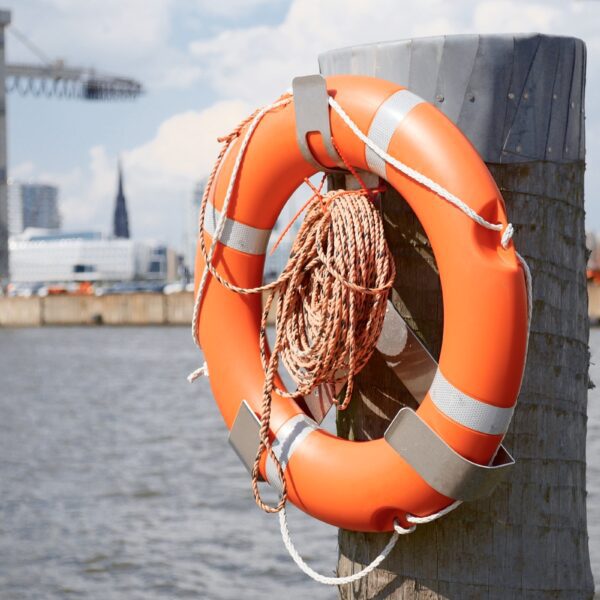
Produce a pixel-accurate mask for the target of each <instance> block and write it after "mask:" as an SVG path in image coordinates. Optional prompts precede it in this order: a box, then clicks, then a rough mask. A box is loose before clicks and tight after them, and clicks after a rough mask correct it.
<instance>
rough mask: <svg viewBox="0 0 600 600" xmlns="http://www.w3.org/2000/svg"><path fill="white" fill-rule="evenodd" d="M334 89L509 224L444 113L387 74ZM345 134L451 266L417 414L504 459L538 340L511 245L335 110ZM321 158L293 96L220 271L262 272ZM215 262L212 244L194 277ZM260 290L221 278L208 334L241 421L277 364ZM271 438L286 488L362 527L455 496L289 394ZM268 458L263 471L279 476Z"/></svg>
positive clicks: (257, 165)
mask: <svg viewBox="0 0 600 600" xmlns="http://www.w3.org/2000/svg"><path fill="white" fill-rule="evenodd" d="M327 88H328V91H329V94H331V95H332V96H333V97H335V100H336V101H337V102H338V103H339V104H340V105H341V106H342V107H343V108H344V110H345V112H346V113H347V114H348V115H349V116H350V118H351V119H352V121H354V123H356V125H357V126H358V128H359V129H360V130H361V131H362V132H364V133H365V134H368V136H369V137H370V138H374V139H375V140H376V141H377V142H378V144H379V146H383V147H384V149H385V150H386V151H387V153H389V154H390V155H392V156H393V157H396V158H398V159H399V160H400V161H402V162H403V163H406V164H408V165H409V166H410V167H412V168H413V169H415V170H416V171H418V172H420V173H422V174H423V175H425V176H426V177H428V178H429V179H431V180H433V181H435V182H437V183H438V184H439V185H440V186H442V187H443V188H445V189H447V190H451V191H452V193H453V194H455V195H457V196H459V197H461V198H463V199H467V200H468V203H469V206H470V207H471V208H472V209H473V210H474V211H475V212H476V213H478V214H479V215H480V216H481V217H483V218H485V219H486V220H487V221H492V222H500V223H503V224H504V225H506V224H507V219H506V214H505V208H504V203H503V200H502V197H501V194H500V192H499V190H498V188H497V186H496V184H495V183H494V180H493V179H492V177H491V175H490V173H489V171H488V169H487V167H486V166H485V164H484V163H483V161H482V160H481V158H480V157H479V156H478V154H477V152H476V151H475V149H474V148H473V147H472V145H471V144H470V143H469V141H468V140H467V139H466V138H465V137H464V135H463V134H462V133H461V132H460V131H459V130H458V129H457V128H456V126H454V125H453V124H452V123H451V122H450V121H449V120H448V119H447V118H446V117H445V116H444V115H443V114H442V113H441V112H439V111H438V110H437V109H436V108H435V107H433V106H432V105H431V104H429V103H427V102H425V101H423V100H422V99H420V98H418V97H417V96H415V95H414V94H412V93H411V92H410V91H408V90H406V89H404V88H401V87H399V86H397V85H395V84H392V83H390V82H387V81H383V80H379V79H373V78H367V77H357V76H338V77H330V78H327ZM330 122H331V131H332V135H333V138H334V140H335V141H336V144H337V146H339V147H340V148H341V149H342V151H343V155H344V157H345V158H346V159H347V160H348V161H349V162H350V164H352V165H353V166H354V167H356V168H357V169H362V170H366V171H372V172H374V173H376V174H378V175H379V176H381V177H383V178H384V179H386V180H387V181H388V182H389V183H390V184H391V185H392V186H393V187H394V188H395V189H396V190H397V191H398V192H399V193H400V194H401V195H402V196H403V197H404V198H405V199H406V201H407V202H408V203H409V204H410V206H411V208H412V209H413V211H414V212H415V213H416V215H417V217H418V218H419V219H420V221H421V223H422V225H423V227H424V229H425V231H426V233H427V235H428V237H429V240H430V242H431V246H432V249H433V252H434V254H435V258H436V261H437V264H438V267H439V272H440V279H441V286H442V296H443V307H444V332H443V333H444V335H443V342H442V349H441V354H440V360H439V370H438V372H437V375H436V377H435V379H434V382H433V385H432V388H431V389H430V391H429V393H428V394H427V396H426V397H425V399H424V401H423V402H422V404H421V405H420V407H419V408H418V410H417V415H418V416H419V418H420V419H421V420H422V421H423V422H424V423H425V424H426V425H427V426H428V427H429V428H430V429H431V430H433V431H434V432H436V433H437V435H439V437H440V438H441V439H442V440H443V441H444V442H445V443H446V444H447V445H448V446H450V447H451V448H452V449H453V450H454V451H456V453H458V454H459V455H461V456H462V457H464V458H466V459H468V460H469V461H472V462H474V463H477V464H481V465H487V464H488V463H489V462H490V460H491V459H492V458H493V457H494V455H495V453H496V452H497V450H498V447H499V445H500V443H501V441H502V438H503V436H504V434H505V432H506V429H507V427H508V425H509V422H510V418H511V415H512V410H513V408H514V405H515V402H516V399H517V395H518V392H519V389H520V385H521V379H522V375H523V369H524V363H525V353H526V344H527V310H528V309H527V294H526V286H525V281H524V277H523V272H522V269H521V266H520V263H519V260H518V258H517V255H516V253H515V250H514V248H513V247H512V245H510V244H509V245H508V247H507V248H504V247H502V245H501V244H500V238H499V235H498V233H497V232H495V231H490V230H487V229H483V228H481V227H480V226H479V225H477V224H476V223H475V222H474V221H473V220H471V219H469V218H465V215H464V214H463V213H462V212H460V211H458V210H456V208H455V207H453V206H452V205H450V204H449V203H446V202H443V201H440V200H439V198H437V197H436V195H435V194H434V192H432V191H431V190H430V189H428V188H426V187H424V186H422V185H421V184H419V183H417V182H416V181H415V180H414V179H412V178H411V177H408V176H406V175H405V174H403V173H402V172H400V171H398V170H396V169H395V168H394V167H392V166H390V165H389V164H386V163H385V162H384V161H382V160H381V159H380V158H379V157H378V156H377V155H376V154H374V153H373V152H372V151H371V150H369V149H368V148H366V146H365V144H364V143H363V142H362V141H361V140H360V139H358V138H357V136H356V135H355V134H354V133H353V132H352V131H351V130H350V129H349V127H348V126H347V124H346V123H344V121H343V120H342V119H341V118H340V116H339V115H338V114H337V113H335V112H333V111H332V112H331V114H330ZM241 143H242V142H241V140H240V139H238V140H237V141H235V142H234V143H233V144H232V146H231V147H230V150H229V152H228V153H227V155H226V156H225V158H224V160H223V162H222V164H221V168H220V170H219V172H218V173H217V176H216V179H215V181H214V185H213V186H212V190H211V195H210V202H211V204H212V206H213V207H214V210H212V216H210V217H209V219H208V221H209V223H208V226H207V227H206V231H205V234H204V235H205V236H206V240H207V241H210V236H211V232H213V231H214V227H213V228H212V229H211V225H210V222H211V219H213V220H214V219H215V218H216V217H215V215H218V214H219V213H218V211H220V210H221V209H222V206H223V199H224V197H225V194H226V190H227V187H228V186H229V182H230V176H231V173H232V170H233V168H234V163H235V161H236V158H237V157H238V153H239V151H240V145H241ZM309 146H310V149H311V152H312V153H313V155H314V156H315V158H316V159H317V160H318V162H320V163H321V164H325V165H331V166H333V165H332V162H331V159H330V158H329V156H328V154H327V152H326V150H325V147H324V145H323V143H322V140H321V139H320V138H319V137H318V136H313V137H312V138H309ZM314 172H315V168H314V167H313V166H312V165H311V164H309V162H307V161H306V160H305V159H304V158H303V156H302V154H301V152H300V149H299V147H298V145H297V142H296V130H295V117H294V107H293V103H288V104H287V105H285V106H282V107H281V108H278V109H277V110H274V111H271V112H269V113H268V114H265V116H264V117H263V118H262V121H261V123H260V125H259V126H258V127H256V130H255V131H254V132H253V134H252V138H251V140H250V143H249V145H248V146H247V148H246V149H245V153H244V157H243V163H242V165H241V168H240V170H239V173H238V176H237V180H236V182H235V189H234V193H233V196H232V200H231V203H230V205H229V209H228V211H227V215H226V216H227V228H226V235H225V236H223V237H221V239H220V240H219V242H218V245H217V248H216V252H215V254H214V258H213V261H212V264H213V266H214V267H215V268H216V269H217V271H218V272H219V273H221V274H222V275H223V276H224V277H226V278H227V279H228V280H229V281H231V282H232V283H234V284H235V285H238V286H243V287H256V286H259V285H260V284H261V282H262V273H263V266H264V258H265V257H264V252H265V250H266V244H267V242H268V238H269V233H270V231H271V229H272V228H273V226H274V224H275V221H276V219H277V216H278V215H279V213H280V211H281V209H282V207H283V206H284V204H285V203H286V202H287V200H288V198H289V197H290V195H291V194H292V193H293V191H294V190H295V189H296V188H297V187H298V185H299V184H300V183H301V182H302V181H303V180H304V178H306V177H308V176H310V175H312V174H313V173H314ZM204 268H205V264H204V260H203V258H202V255H201V254H200V253H199V254H198V257H197V260H196V282H199V281H200V279H201V275H202V273H203V271H204ZM260 314H261V298H260V296H259V295H254V296H252V295H250V296H245V295H240V294H237V293H235V292H234V291H231V290H229V289H227V288H226V287H223V286H221V285H220V284H219V283H218V282H217V281H216V280H215V279H214V278H209V280H208V282H207V285H206V288H205V289H204V291H203V297H202V307H201V313H200V316H199V322H198V327H199V330H198V334H199V338H200V341H201V343H202V347H203V350H204V354H205V358H206V361H207V363H208V367H209V371H210V382H211V387H212V390H213V393H214V396H215V398H216V401H217V403H218V406H219V408H220V410H221V413H222V415H223V418H224V420H225V423H226V425H227V427H228V428H230V429H231V427H232V425H233V423H234V420H235V418H236V415H237V414H238V411H239V409H240V404H241V403H242V401H244V400H245V401H246V402H247V403H248V404H249V406H250V408H251V409H252V410H253V411H254V412H255V413H257V414H258V413H259V412H260V406H261V402H262V387H263V382H264V372H263V368H262V365H261V360H260V356H259V325H260ZM270 425H271V434H272V437H273V440H274V443H277V442H279V445H280V446H281V445H283V444H284V443H285V444H287V449H286V455H285V460H284V464H283V466H284V467H285V477H286V483H287V492H288V498H289V499H290V500H291V501H292V502H293V503H294V504H295V505H296V506H298V507H299V508H301V509H302V510H304V511H305V512H307V513H309V514H310V515H312V516H314V517H316V518H318V519H320V520H322V521H325V522H327V523H330V524H332V525H335V526H338V527H343V528H346V529H353V530H358V531H390V530H392V528H393V522H394V519H397V518H399V519H400V520H402V519H404V517H405V516H406V515H407V514H410V515H416V516H426V515H429V514H431V513H435V512H436V511H439V510H440V509H443V508H444V507H446V506H448V505H449V504H451V503H452V502H453V501H454V498H450V497H447V496H445V495H443V494H441V493H440V492H439V491H436V489H434V488H433V487H432V486H431V485H429V484H428V483H427V482H426V481H425V480H424V479H423V477H422V476H421V475H420V474H419V473H418V472H417V471H416V470H415V468H414V467H413V466H411V465H410V464H408V462H407V461H406V460H404V459H403V458H402V456H400V455H399V454H398V453H397V452H396V451H395V450H394V449H393V448H392V447H391V446H390V444H388V443H387V442H386V440H384V439H378V440H373V441H367V442H352V441H348V440H344V439H340V438H337V437H336V436H334V435H331V434H330V433H328V432H326V431H324V430H322V429H320V428H319V427H318V426H317V425H316V423H314V422H312V421H311V420H310V419H309V418H308V417H307V416H306V415H305V414H304V413H303V411H302V410H301V408H300V407H299V406H298V404H297V403H296V402H294V401H293V400H291V399H289V398H283V397H281V396H278V395H277V394H274V395H273V401H272V413H271V421H270ZM268 462H269V461H268V460H267V459H266V457H263V462H262V466H261V473H262V475H263V477H265V479H267V480H269V481H271V482H272V483H273V475H272V473H270V472H269V464H268Z"/></svg>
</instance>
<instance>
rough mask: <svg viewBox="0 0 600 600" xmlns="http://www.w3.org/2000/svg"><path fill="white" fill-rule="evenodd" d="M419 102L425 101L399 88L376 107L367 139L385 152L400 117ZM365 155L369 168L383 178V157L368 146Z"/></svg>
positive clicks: (384, 174)
mask: <svg viewBox="0 0 600 600" xmlns="http://www.w3.org/2000/svg"><path fill="white" fill-rule="evenodd" d="M421 102H425V100H423V98H420V97H419V96H417V95H416V94H413V93H412V92H409V91H408V90H399V91H397V92H396V93H395V94H392V95H391V96H390V97H389V98H388V99H387V100H386V101H385V102H384V103H383V104H382V105H381V106H380V107H379V108H378V109H377V112H376V113H375V117H374V118H373V121H372V122H371V126H370V127H369V133H368V137H369V139H371V140H373V142H375V144H376V145H377V146H379V147H380V148H381V149H382V150H385V151H386V152H387V149H388V147H389V145H390V140H391V139H392V136H393V135H394V132H395V131H396V129H397V128H398V124H399V123H400V121H402V119H404V117H406V115H408V113H409V112H410V111H411V110H412V109H413V108H414V107H415V106H417V104H421ZM365 157H366V159H367V164H368V165H369V170H371V171H372V172H373V173H377V175H379V176H380V177H383V178H385V177H386V173H385V165H386V163H385V161H384V160H383V158H381V157H380V156H379V155H377V154H375V152H373V150H371V149H370V148H369V147H366V150H365Z"/></svg>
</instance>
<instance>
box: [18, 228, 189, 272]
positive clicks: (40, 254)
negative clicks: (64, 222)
mask: <svg viewBox="0 0 600 600" xmlns="http://www.w3.org/2000/svg"><path fill="white" fill-rule="evenodd" d="M9 250H10V253H9V258H10V273H11V281H12V282H13V283H69V282H77V281H93V282H123V281H134V280H144V281H156V282H168V281H175V280H176V279H177V278H178V272H177V271H178V269H177V267H178V264H177V254H176V252H175V251H174V250H173V249H171V248H169V247H167V246H165V245H164V244H162V243H157V242H153V241H137V240H131V239H123V238H107V237H105V236H103V235H102V234H101V233H99V232H95V231H83V232H72V233H62V232H61V233H56V232H52V231H51V230H39V229H37V230H36V229H28V230H26V231H25V232H24V233H23V234H21V235H20V236H13V237H11V238H10V240H9Z"/></svg>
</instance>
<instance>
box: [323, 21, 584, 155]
mask: <svg viewBox="0 0 600 600" xmlns="http://www.w3.org/2000/svg"><path fill="white" fill-rule="evenodd" d="M585 59H586V48H585V44H584V42H583V41H582V40H580V39H577V38H572V37H563V36H553V35H542V34H539V33H528V34H514V35H512V34H502V35H448V36H439V37H428V38H415V39H408V40H400V41H394V42H382V43H376V44H367V45H362V46H354V47H349V48H342V49H337V50H330V51H328V52H325V53H323V54H321V55H320V56H319V66H320V70H321V73H322V74H323V75H336V74H355V75H369V76H372V77H380V78H382V79H388V80H390V81H393V82H395V83H398V84H400V85H404V86H406V87H408V88H409V89H410V90H411V91H413V92H414V93H416V94H418V95H419V96H421V97H422V98H424V99H425V100H427V101H428V102H431V103H433V104H435V106H437V107H438V108H439V109H440V110H441V111H442V112H443V113H445V114H446V116H448V117H449V118H450V119H451V120H452V121H454V123H456V124H457V125H458V126H459V127H460V129H461V130H462V131H463V132H464V134H465V135H466V136H467V137H468V138H469V139H470V140H471V142H472V143H473V145H474V146H475V147H476V148H477V150H478V152H479V153H480V154H481V156H482V157H483V159H484V160H485V162H488V163H519V162H528V161H538V160H546V161H551V162H559V163H569V162H574V161H579V160H583V159H584V158H585V135H584V116H585V114H584V91H585V62H586V61H585Z"/></svg>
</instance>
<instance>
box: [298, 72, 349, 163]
mask: <svg viewBox="0 0 600 600" xmlns="http://www.w3.org/2000/svg"><path fill="white" fill-rule="evenodd" d="M292 91H293V94H294V110H295V112H296V138H297V140H298V146H299V148H300V152H302V156H303V157H304V158H305V160H306V161H307V162H309V163H310V164H312V165H314V167H315V168H316V169H318V170H319V171H328V172H337V171H341V170H343V169H332V168H331V167H326V166H324V165H322V164H321V163H319V161H317V160H316V159H315V157H314V156H313V153H312V152H311V151H310V148H309V146H308V141H307V137H306V136H307V135H308V134H309V133H320V134H321V137H322V139H323V144H324V146H325V150H327V154H328V155H329V157H330V158H331V160H333V161H334V162H335V164H336V165H339V166H343V161H342V159H341V158H340V155H339V154H338V153H337V151H336V149H335V147H334V145H333V141H332V138H331V125H330V123H329V95H328V94H327V82H326V81H325V78H324V77H323V76H322V75H306V76H305V77H295V78H294V79H293V81H292Z"/></svg>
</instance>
